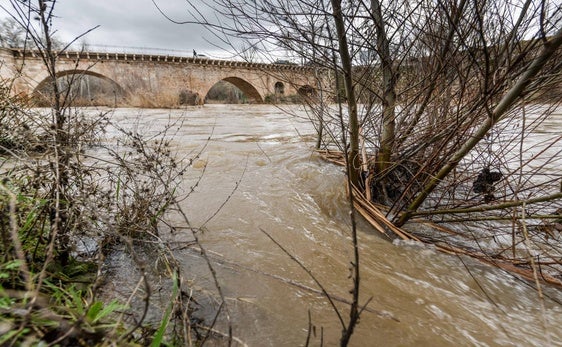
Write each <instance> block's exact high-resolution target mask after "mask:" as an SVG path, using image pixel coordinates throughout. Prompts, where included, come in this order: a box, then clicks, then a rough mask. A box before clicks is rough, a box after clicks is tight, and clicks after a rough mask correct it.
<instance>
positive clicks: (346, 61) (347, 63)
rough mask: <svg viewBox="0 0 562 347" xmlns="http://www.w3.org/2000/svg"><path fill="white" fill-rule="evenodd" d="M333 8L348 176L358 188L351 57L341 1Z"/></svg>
mask: <svg viewBox="0 0 562 347" xmlns="http://www.w3.org/2000/svg"><path fill="white" fill-rule="evenodd" d="M331 1H332V7H333V16H334V22H335V25H336V32H337V34H338V43H339V49H338V52H339V55H340V58H341V64H342V71H343V82H344V86H345V94H346V95H345V96H346V99H347V100H346V101H347V109H348V114H349V121H348V122H349V129H348V130H349V151H348V154H347V158H348V163H349V164H348V168H347V171H348V175H349V179H350V180H351V183H353V185H355V186H356V187H359V177H360V175H359V172H360V169H361V164H360V160H359V117H358V115H357V101H356V99H355V90H354V87H353V79H352V64H351V55H350V54H349V46H348V44H347V37H346V32H345V22H344V19H343V14H342V9H341V0H331Z"/></svg>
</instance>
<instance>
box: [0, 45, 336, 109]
mask: <svg viewBox="0 0 562 347" xmlns="http://www.w3.org/2000/svg"><path fill="white" fill-rule="evenodd" d="M56 64H57V66H56V67H57V77H62V76H65V75H91V76H96V77H98V78H101V79H104V80H106V81H108V82H109V84H110V85H112V86H113V88H114V90H113V92H114V94H115V95H119V96H120V99H121V100H117V104H124V105H128V106H138V107H174V106H178V105H180V104H184V103H185V100H186V98H185V95H186V94H187V95H191V96H193V98H191V99H190V101H189V103H191V104H203V103H204V100H205V96H206V95H207V93H208V92H209V90H210V89H211V88H212V87H213V86H214V85H215V84H216V83H218V82H219V81H227V82H230V83H232V84H234V85H235V86H236V87H238V88H239V89H240V90H241V91H242V92H244V94H245V95H246V97H247V98H248V99H249V101H250V102H253V103H262V102H264V101H265V100H266V99H267V98H268V97H279V96H287V97H290V96H293V95H298V94H306V95H311V94H312V95H314V94H315V93H316V91H317V89H318V87H319V86H322V85H324V84H325V85H328V84H327V74H321V75H322V76H321V77H319V78H318V76H319V74H318V71H315V68H313V67H308V66H298V65H290V64H262V63H249V62H241V61H226V60H215V59H208V58H205V57H177V56H169V55H147V54H131V53H129V54H127V53H96V52H63V53H59V55H58V57H57V63H56ZM0 77H1V78H4V79H14V83H13V92H14V93H16V94H20V95H23V96H33V95H34V93H37V91H38V90H40V89H41V87H42V86H43V85H45V84H46V83H48V81H49V74H48V72H47V69H46V67H45V65H44V64H43V61H42V59H41V57H40V56H39V55H38V54H37V52H34V51H24V50H19V49H0ZM324 88H325V87H324Z"/></svg>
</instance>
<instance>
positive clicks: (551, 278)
mask: <svg viewBox="0 0 562 347" xmlns="http://www.w3.org/2000/svg"><path fill="white" fill-rule="evenodd" d="M318 153H319V154H320V156H321V157H322V158H323V159H325V160H326V161H329V162H331V163H334V164H336V165H341V166H344V165H345V160H344V158H343V157H342V155H341V153H340V152H333V151H318ZM348 193H349V192H348ZM353 194H354V203H355V209H356V210H357V212H359V213H360V214H361V215H362V216H363V218H365V220H366V221H367V222H368V223H369V224H370V225H372V226H373V228H374V229H376V230H377V231H379V232H380V233H381V234H383V235H384V236H385V237H387V238H389V239H396V238H399V239H402V240H414V241H418V242H423V243H425V244H431V245H433V246H434V247H435V249H437V250H438V251H440V252H444V253H448V254H454V255H459V256H460V255H464V256H469V257H471V258H474V259H477V260H479V261H481V262H483V263H486V264H489V265H492V266H495V267H497V268H500V269H502V270H505V271H507V272H509V273H511V274H513V275H516V276H519V277H520V278H523V279H525V280H528V281H536V280H537V277H538V280H539V281H540V282H541V283H543V284H549V285H553V286H558V287H562V280H561V278H560V272H559V271H557V270H556V271H548V269H552V265H560V262H558V261H551V262H549V261H544V262H535V263H534V265H535V266H536V267H538V271H534V270H533V266H532V264H531V262H530V261H526V260H524V259H522V258H515V257H513V258H508V257H507V256H506V255H504V254H503V253H502V254H487V253H486V252H485V251H484V250H482V249H474V248H471V247H468V246H466V247H461V246H459V245H454V244H450V243H447V242H444V241H443V240H442V238H440V237H428V236H426V235H418V234H417V233H415V232H412V231H408V230H406V228H404V227H402V228H399V227H397V226H395V225H394V224H393V223H392V222H391V221H390V220H388V218H387V217H386V215H385V213H384V210H385V206H382V205H377V204H375V203H373V202H372V201H371V200H370V199H368V198H367V197H366V196H365V194H364V193H363V192H362V191H361V190H360V189H359V188H356V187H354V189H353ZM438 213H439V212H438ZM419 215H421V213H420V214H419ZM412 222H414V223H420V224H423V225H424V226H426V227H428V228H431V230H432V231H433V232H434V233H435V234H444V235H448V236H451V235H454V236H457V237H467V236H465V235H463V234H462V233H459V232H456V231H455V230H453V229H450V228H447V227H446V226H444V225H441V224H437V223H433V222H431V221H428V220H424V219H416V220H413V221H412ZM467 240H470V239H469V238H468V237H467ZM546 266H548V268H547V267H546ZM535 273H536V274H537V276H535Z"/></svg>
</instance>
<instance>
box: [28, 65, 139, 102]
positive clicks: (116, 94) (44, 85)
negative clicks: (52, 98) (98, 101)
mask: <svg viewBox="0 0 562 347" xmlns="http://www.w3.org/2000/svg"><path fill="white" fill-rule="evenodd" d="M70 75H77V76H78V77H77V79H76V81H79V82H80V79H81V78H82V77H83V76H93V77H96V78H99V79H100V80H102V81H104V82H107V84H108V85H109V86H111V89H112V90H110V92H111V94H112V95H111V96H112V97H113V99H114V100H112V101H120V100H117V98H119V99H122V98H125V97H127V96H128V93H127V92H126V91H125V89H124V88H123V87H121V86H120V85H119V83H117V82H116V81H114V80H113V79H111V78H109V77H107V76H105V75H103V74H100V73H97V72H95V71H91V70H81V69H71V70H64V71H58V72H57V79H59V78H62V77H65V76H70ZM50 83H51V81H50V77H49V76H47V77H44V78H43V79H42V80H41V81H40V82H39V83H38V84H37V85H36V86H35V88H33V91H32V94H31V95H32V96H33V97H34V98H38V99H41V98H44V97H45V95H44V94H43V93H41V91H42V90H45V89H49V87H50V85H49V84H50ZM80 83H81V82H80Z"/></svg>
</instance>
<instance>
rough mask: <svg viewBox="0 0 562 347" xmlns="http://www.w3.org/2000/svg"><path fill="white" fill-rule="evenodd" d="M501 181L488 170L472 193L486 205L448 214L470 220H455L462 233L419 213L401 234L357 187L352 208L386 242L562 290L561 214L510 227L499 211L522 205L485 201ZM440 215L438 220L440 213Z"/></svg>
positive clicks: (339, 159) (337, 158)
mask: <svg viewBox="0 0 562 347" xmlns="http://www.w3.org/2000/svg"><path fill="white" fill-rule="evenodd" d="M318 153H319V154H320V156H321V157H322V158H323V159H325V160H327V161H329V162H332V163H334V164H337V165H341V166H344V165H345V159H344V158H343V156H342V154H341V152H337V151H319V152H318ZM502 177H503V175H502V174H501V173H500V172H499V171H490V169H489V168H487V167H485V168H484V169H482V171H481V172H480V173H479V174H478V177H477V178H476V180H475V181H474V182H473V183H474V184H473V189H472V190H473V191H474V193H478V194H483V195H484V199H485V203H486V205H481V206H478V207H474V208H467V209H464V210H462V209H459V210H456V211H452V210H451V211H449V212H451V215H452V214H456V213H459V212H463V214H465V215H468V216H469V217H467V218H465V219H462V220H461V219H458V220H457V222H458V221H462V222H463V223H462V225H463V227H459V224H458V223H442V222H439V221H434V220H431V219H430V218H421V217H427V216H428V215H429V214H427V215H424V214H423V213H420V214H419V216H416V218H414V219H412V220H411V221H410V222H409V223H407V224H406V225H404V226H403V227H400V228H399V227H397V226H395V225H394V224H393V223H392V222H391V220H390V218H389V216H388V215H387V211H388V208H387V207H386V206H383V205H380V204H376V203H375V202H373V201H371V200H370V199H367V197H366V196H365V194H364V193H363V190H362V189H359V188H355V187H354V189H353V193H354V206H355V208H356V210H357V211H358V212H359V213H360V214H361V215H362V216H363V217H364V218H365V220H366V221H367V222H368V223H369V224H370V225H372V226H373V227H374V228H375V229H376V230H377V231H379V232H380V233H381V234H382V235H384V236H385V237H387V238H388V239H391V240H394V239H397V238H398V239H402V240H413V241H418V242H423V243H426V244H432V245H434V246H435V249H437V250H439V251H441V252H444V253H448V254H454V255H462V256H469V257H472V258H474V259H477V260H479V261H481V262H484V263H486V264H489V265H492V266H495V267H497V268H500V269H503V270H505V271H508V272H509V273H512V274H514V275H517V276H519V277H521V278H523V279H526V280H529V281H537V280H538V281H540V282H541V283H543V284H550V285H554V286H558V287H562V252H560V249H561V248H562V247H560V246H561V242H562V238H561V237H560V233H561V232H562V209H558V210H556V211H555V212H554V213H552V214H549V215H544V216H540V217H544V218H538V217H537V216H532V217H530V218H526V216H525V215H523V216H520V215H519V216H515V217H513V219H514V220H515V221H516V223H511V220H509V219H508V217H509V216H507V215H506V214H505V211H502V212H501V213H500V211H501V209H500V207H503V208H504V210H509V209H510V208H512V211H516V210H517V208H520V207H521V206H522V205H524V204H522V203H520V202H511V203H506V202H503V203H497V202H496V203H495V204H488V203H491V202H492V201H493V200H494V199H491V200H490V198H491V197H488V200H486V195H491V194H493V191H494V190H495V188H494V183H496V182H498V181H500V180H501V179H502ZM558 195H560V196H558ZM560 197H562V193H558V194H554V195H551V196H548V198H560ZM530 202H531V203H532V202H534V201H530ZM523 210H524V209H523ZM489 211H492V212H494V213H495V218H492V217H491V216H490V215H484V213H485V212H489ZM443 212H447V211H443ZM453 212H455V213H453ZM436 213H437V214H438V213H439V211H436ZM443 214H446V213H443ZM450 221H453V220H450ZM512 225H516V226H517V227H512ZM510 228H511V230H509V229H510Z"/></svg>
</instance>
